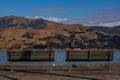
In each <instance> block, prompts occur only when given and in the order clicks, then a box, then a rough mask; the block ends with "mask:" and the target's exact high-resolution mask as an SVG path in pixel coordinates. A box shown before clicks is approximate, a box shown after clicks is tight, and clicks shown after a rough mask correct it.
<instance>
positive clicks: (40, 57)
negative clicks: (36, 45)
mask: <svg viewBox="0 0 120 80" xmlns="http://www.w3.org/2000/svg"><path fill="white" fill-rule="evenodd" d="M7 59H8V61H54V51H53V50H23V51H13V50H11V51H7Z"/></svg>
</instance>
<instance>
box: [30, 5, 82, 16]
mask: <svg viewBox="0 0 120 80" xmlns="http://www.w3.org/2000/svg"><path fill="white" fill-rule="evenodd" d="M81 8H82V7H81V6H76V7H50V8H38V9H33V10H32V12H33V13H37V14H54V13H64V12H69V11H74V10H79V9H81Z"/></svg>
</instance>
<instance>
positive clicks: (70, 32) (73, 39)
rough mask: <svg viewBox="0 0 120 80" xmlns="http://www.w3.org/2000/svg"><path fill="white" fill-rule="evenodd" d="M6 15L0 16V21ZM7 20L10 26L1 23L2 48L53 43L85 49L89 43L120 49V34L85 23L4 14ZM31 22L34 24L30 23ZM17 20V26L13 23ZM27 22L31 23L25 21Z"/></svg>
mask: <svg viewBox="0 0 120 80" xmlns="http://www.w3.org/2000/svg"><path fill="white" fill-rule="evenodd" d="M13 17H15V18H16V19H13ZM2 19H3V18H2ZM2 19H1V18H0V21H2ZM3 22H6V24H5V26H6V27H5V26H4V25H3V24H2V22H1V23H0V27H1V26H2V28H1V29H2V30H1V31H0V49H44V48H49V47H51V48H55V49H65V48H81V49H84V48H86V46H88V48H100V49H101V48H102V49H104V48H116V49H120V46H119V45H120V35H119V34H109V33H106V32H102V31H99V30H95V29H92V28H90V27H86V26H83V25H81V24H60V23H55V22H52V21H47V20H43V19H29V18H25V17H24V18H23V17H22V18H21V17H16V16H7V17H4V21H3ZM30 22H31V24H32V25H31V24H29V23H30ZM13 23H14V26H10V25H9V24H13ZM16 23H17V24H16ZM25 23H26V25H27V26H24V25H23V24H25ZM1 24H2V25H1ZM21 24H22V26H21ZM28 25H29V26H28ZM41 25H42V26H41ZM36 26H37V27H36Z"/></svg>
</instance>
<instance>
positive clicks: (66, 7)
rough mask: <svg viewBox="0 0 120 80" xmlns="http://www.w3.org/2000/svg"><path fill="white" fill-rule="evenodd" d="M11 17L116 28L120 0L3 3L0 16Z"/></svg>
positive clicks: (5, 0)
mask: <svg viewBox="0 0 120 80" xmlns="http://www.w3.org/2000/svg"><path fill="white" fill-rule="evenodd" d="M9 15H15V16H24V17H30V18H39V17H42V18H44V19H47V20H52V21H56V22H62V23H73V24H84V25H99V26H101V25H103V26H114V25H119V24H120V0H0V16H1V17H3V16H9Z"/></svg>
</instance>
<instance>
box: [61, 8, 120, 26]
mask: <svg viewBox="0 0 120 80" xmlns="http://www.w3.org/2000/svg"><path fill="white" fill-rule="evenodd" d="M63 23H69V24H73V23H75V24H83V25H88V26H109V27H111V26H116V25H120V8H111V9H104V10H99V11H92V12H88V13H86V16H85V17H82V18H80V17H75V18H71V19H68V20H67V21H63Z"/></svg>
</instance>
